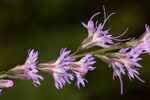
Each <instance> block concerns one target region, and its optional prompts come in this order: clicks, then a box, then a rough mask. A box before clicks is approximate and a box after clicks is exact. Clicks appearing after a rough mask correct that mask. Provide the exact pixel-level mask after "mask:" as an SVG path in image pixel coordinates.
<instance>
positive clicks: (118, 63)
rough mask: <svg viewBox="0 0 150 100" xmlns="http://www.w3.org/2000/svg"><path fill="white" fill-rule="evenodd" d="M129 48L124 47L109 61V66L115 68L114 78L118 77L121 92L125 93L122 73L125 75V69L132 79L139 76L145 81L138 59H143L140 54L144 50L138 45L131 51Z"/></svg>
mask: <svg viewBox="0 0 150 100" xmlns="http://www.w3.org/2000/svg"><path fill="white" fill-rule="evenodd" d="M128 50H129V48H123V49H121V50H120V51H119V54H115V58H113V60H112V61H111V62H110V63H109V67H112V68H113V70H114V73H113V79H114V78H115V77H118V78H119V80H120V84H121V94H123V82H122V79H121V75H125V74H126V73H125V71H126V70H127V72H128V77H129V79H130V80H132V79H134V78H137V79H138V80H140V81H141V82H144V81H143V80H142V79H141V78H140V77H139V72H138V70H139V68H141V67H142V66H141V65H140V64H139V63H138V61H140V60H142V58H140V57H139V56H140V55H141V54H142V52H143V50H142V49H141V47H140V46H137V47H135V48H133V49H131V50H130V51H128Z"/></svg>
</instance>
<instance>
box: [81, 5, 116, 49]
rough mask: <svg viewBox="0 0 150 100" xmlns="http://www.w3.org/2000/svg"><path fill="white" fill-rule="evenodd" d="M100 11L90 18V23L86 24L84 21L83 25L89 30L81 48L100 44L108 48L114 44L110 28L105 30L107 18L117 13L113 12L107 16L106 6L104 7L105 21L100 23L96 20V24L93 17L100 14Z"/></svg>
mask: <svg viewBox="0 0 150 100" xmlns="http://www.w3.org/2000/svg"><path fill="white" fill-rule="evenodd" d="M99 14H100V12H97V13H95V14H94V15H93V16H92V17H91V18H90V20H89V21H88V24H85V23H84V22H82V25H83V26H84V27H85V28H86V29H87V30H88V33H89V34H88V37H87V38H86V39H85V40H84V41H83V42H82V44H81V48H90V47H93V46H100V47H102V48H108V47H110V46H112V44H114V43H113V42H112V39H113V38H112V35H108V33H109V29H107V30H103V28H104V25H105V23H106V22H107V20H108V19H109V18H110V17H111V16H112V15H113V14H115V13H111V14H110V15H108V17H106V13H105V8H104V22H103V23H100V24H99V25H97V24H98V21H96V24H94V22H93V18H94V17H95V16H97V15H99Z"/></svg>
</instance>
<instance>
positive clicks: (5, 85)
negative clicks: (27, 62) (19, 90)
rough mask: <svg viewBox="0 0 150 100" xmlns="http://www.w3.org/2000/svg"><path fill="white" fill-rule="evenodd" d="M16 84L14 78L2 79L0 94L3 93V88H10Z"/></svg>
mask: <svg viewBox="0 0 150 100" xmlns="http://www.w3.org/2000/svg"><path fill="white" fill-rule="evenodd" d="M13 85H14V82H13V81H12V80H4V79H1V80H0V94H1V93H2V89H3V88H10V87H12V86H13Z"/></svg>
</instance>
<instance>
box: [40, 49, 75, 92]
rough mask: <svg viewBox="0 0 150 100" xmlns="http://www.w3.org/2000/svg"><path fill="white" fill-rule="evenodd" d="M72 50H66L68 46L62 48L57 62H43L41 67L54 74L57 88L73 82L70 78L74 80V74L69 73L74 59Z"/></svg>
mask: <svg viewBox="0 0 150 100" xmlns="http://www.w3.org/2000/svg"><path fill="white" fill-rule="evenodd" d="M70 53H71V51H70V50H68V51H66V48H64V49H61V51H60V57H59V58H58V59H57V60H56V61H55V62H50V63H42V64H40V66H42V67H40V68H39V69H40V70H41V71H44V72H48V73H50V74H52V75H53V78H54V80H55V87H56V88H57V89H60V88H63V85H65V84H66V83H68V84H71V82H70V80H73V78H74V77H73V75H72V74H70V73H68V72H67V71H68V70H69V67H68V66H69V64H71V62H72V61H74V59H73V58H71V57H70V56H69V54H70Z"/></svg>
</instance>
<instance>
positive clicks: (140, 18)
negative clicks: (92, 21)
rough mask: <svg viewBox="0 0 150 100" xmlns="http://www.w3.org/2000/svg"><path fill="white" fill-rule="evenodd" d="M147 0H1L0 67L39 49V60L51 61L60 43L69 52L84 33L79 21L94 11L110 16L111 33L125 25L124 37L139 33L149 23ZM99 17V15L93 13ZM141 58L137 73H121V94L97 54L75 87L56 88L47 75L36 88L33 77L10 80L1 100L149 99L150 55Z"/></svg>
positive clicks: (6, 65)
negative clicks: (136, 75) (129, 75)
mask: <svg viewBox="0 0 150 100" xmlns="http://www.w3.org/2000/svg"><path fill="white" fill-rule="evenodd" d="M149 4H150V1H149V0H0V71H3V70H8V69H10V68H13V67H14V66H16V65H18V64H23V63H24V61H25V60H26V57H27V51H28V49H30V48H34V49H35V50H38V51H39V62H47V61H50V60H54V59H56V58H57V57H58V55H59V50H60V49H61V48H65V47H66V48H68V49H71V50H73V51H75V50H76V48H77V47H78V45H79V44H80V43H81V42H82V40H83V39H84V38H85V37H86V36H87V34H88V33H87V30H86V29H85V28H84V27H83V26H82V25H81V21H84V22H87V21H88V20H89V18H90V17H91V16H92V15H93V14H94V13H95V12H98V11H100V12H102V11H103V10H102V5H105V8H106V12H107V14H109V13H111V12H117V14H116V15H113V16H112V17H111V18H110V20H109V22H108V23H107V24H106V26H105V28H106V29H107V28H111V31H110V32H111V33H112V34H113V35H114V36H117V35H119V34H120V33H122V32H123V31H124V30H125V29H126V28H127V27H128V28H129V31H128V34H126V36H125V38H126V37H130V36H135V37H136V36H139V35H140V34H142V33H143V32H144V31H145V24H150V13H149V11H150V6H149ZM96 18H97V19H98V20H99V21H102V20H103V14H102V15H100V16H98V17H96ZM143 58H144V60H142V61H141V62H140V64H142V65H143V68H141V70H140V73H141V75H140V76H141V78H142V79H144V80H145V83H144V84H143V83H141V82H139V81H138V80H133V81H129V80H128V78H127V77H123V81H124V95H123V96H121V95H120V83H119V80H118V79H116V80H115V81H113V80H112V69H109V68H108V66H107V64H105V63H103V62H101V61H100V60H99V59H97V64H96V65H95V66H96V67H97V68H96V70H95V71H92V72H89V73H88V74H87V75H86V78H87V79H88V81H89V82H88V84H86V87H85V88H81V89H78V88H76V87H75V86H74V82H73V83H72V85H66V86H65V87H64V88H63V89H61V90H57V89H56V88H55V87H54V84H53V83H54V81H53V79H52V77H51V76H50V75H48V74H44V73H41V74H42V75H43V76H44V77H45V80H44V81H41V86H39V87H38V88H36V87H34V86H33V85H32V81H23V80H15V86H14V87H12V88H9V89H5V90H4V93H3V94H2V95H0V100H113V99H115V100H133V99H134V100H141V99H143V100H145V99H147V98H150V95H149V94H150V66H149V65H150V62H149V60H150V56H148V55H144V56H143Z"/></svg>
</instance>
